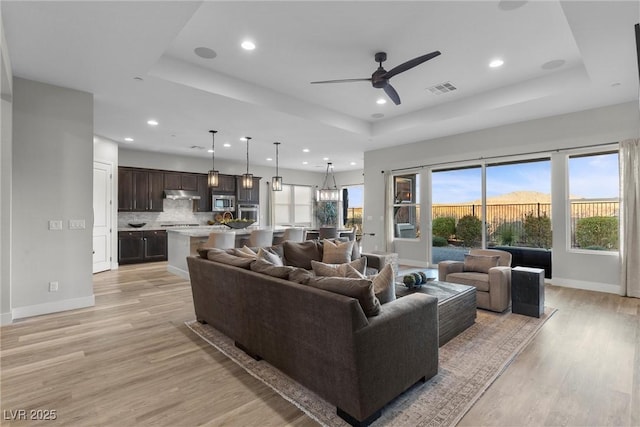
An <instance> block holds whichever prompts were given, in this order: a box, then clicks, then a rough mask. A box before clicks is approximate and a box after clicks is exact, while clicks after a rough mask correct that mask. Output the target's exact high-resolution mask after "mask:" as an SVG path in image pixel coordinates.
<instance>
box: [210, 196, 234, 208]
mask: <svg viewBox="0 0 640 427" xmlns="http://www.w3.org/2000/svg"><path fill="white" fill-rule="evenodd" d="M211 206H212V209H211V210H212V211H213V212H227V211H230V212H233V211H235V210H236V196H228V195H222V194H214V195H213V196H212V199H211Z"/></svg>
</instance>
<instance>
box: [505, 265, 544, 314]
mask: <svg viewBox="0 0 640 427" xmlns="http://www.w3.org/2000/svg"><path fill="white" fill-rule="evenodd" d="M511 311H512V312H513V313H517V314H524V315H525V316H531V317H540V316H542V314H543V313H544V269H542V268H529V267H514V268H513V269H511Z"/></svg>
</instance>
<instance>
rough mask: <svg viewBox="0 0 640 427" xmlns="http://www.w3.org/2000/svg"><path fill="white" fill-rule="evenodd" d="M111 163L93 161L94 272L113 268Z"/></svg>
mask: <svg viewBox="0 0 640 427" xmlns="http://www.w3.org/2000/svg"><path fill="white" fill-rule="evenodd" d="M111 177H112V174H111V165H110V164H106V163H101V162H93V272H94V273H98V272H100V271H105V270H110V269H111V203H112V202H111V179H112V178H111Z"/></svg>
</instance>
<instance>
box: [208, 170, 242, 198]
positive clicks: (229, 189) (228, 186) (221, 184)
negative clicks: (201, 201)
mask: <svg viewBox="0 0 640 427" xmlns="http://www.w3.org/2000/svg"><path fill="white" fill-rule="evenodd" d="M212 192H213V193H215V194H231V195H235V194H236V177H235V175H222V174H220V175H218V186H217V187H216V188H214V189H213V191H212Z"/></svg>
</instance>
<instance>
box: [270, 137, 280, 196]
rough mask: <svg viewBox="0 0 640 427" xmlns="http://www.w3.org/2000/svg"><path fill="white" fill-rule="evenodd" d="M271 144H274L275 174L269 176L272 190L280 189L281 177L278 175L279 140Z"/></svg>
mask: <svg viewBox="0 0 640 427" xmlns="http://www.w3.org/2000/svg"><path fill="white" fill-rule="evenodd" d="M273 145H275V146H276V176H274V177H273V178H271V189H272V190H273V191H282V177H281V176H280V175H278V146H279V145H280V143H279V142H274V143H273Z"/></svg>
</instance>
